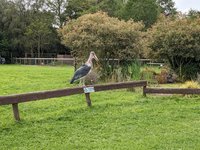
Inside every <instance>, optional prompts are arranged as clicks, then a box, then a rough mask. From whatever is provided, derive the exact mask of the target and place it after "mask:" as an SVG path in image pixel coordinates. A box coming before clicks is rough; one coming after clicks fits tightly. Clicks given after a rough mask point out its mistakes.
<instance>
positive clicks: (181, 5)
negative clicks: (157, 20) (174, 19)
mask: <svg viewBox="0 0 200 150" xmlns="http://www.w3.org/2000/svg"><path fill="white" fill-rule="evenodd" d="M174 2H175V7H176V8H177V10H178V11H182V12H184V13H186V12H188V11H189V10H190V9H194V10H199V11H200V0H174Z"/></svg>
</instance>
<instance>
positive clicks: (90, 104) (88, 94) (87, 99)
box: [85, 93, 92, 107]
mask: <svg viewBox="0 0 200 150" xmlns="http://www.w3.org/2000/svg"><path fill="white" fill-rule="evenodd" d="M85 98H86V102H87V105H88V106H89V107H91V106H92V102H91V99H90V93H85Z"/></svg>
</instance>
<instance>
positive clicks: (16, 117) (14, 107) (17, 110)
mask: <svg viewBox="0 0 200 150" xmlns="http://www.w3.org/2000/svg"><path fill="white" fill-rule="evenodd" d="M12 108H13V115H14V118H15V120H16V121H20V117H19V109H18V103H15V104H12Z"/></svg>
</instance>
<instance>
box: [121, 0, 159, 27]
mask: <svg viewBox="0 0 200 150" xmlns="http://www.w3.org/2000/svg"><path fill="white" fill-rule="evenodd" d="M122 14H123V16H122V18H123V19H126V20H129V19H130V18H132V19H133V20H134V21H143V22H144V24H145V25H146V27H150V26H151V25H152V24H153V23H155V21H156V20H157V17H158V15H159V9H158V5H157V4H156V1H155V0H143V1H141V0H129V1H128V2H127V3H126V5H125V7H124V10H123V13H122Z"/></svg>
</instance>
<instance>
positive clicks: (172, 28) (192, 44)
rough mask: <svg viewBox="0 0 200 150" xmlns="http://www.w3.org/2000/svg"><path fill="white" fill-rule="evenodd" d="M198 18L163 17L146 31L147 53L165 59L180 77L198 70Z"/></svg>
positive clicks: (185, 77) (199, 20)
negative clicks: (148, 47) (147, 40)
mask: <svg viewBox="0 0 200 150" xmlns="http://www.w3.org/2000/svg"><path fill="white" fill-rule="evenodd" d="M199 24H200V19H199V18H195V19H190V18H187V17H183V18H176V19H174V18H173V19H171V18H163V19H161V20H160V21H159V22H158V23H156V24H155V25H154V26H153V27H152V28H151V29H150V30H149V32H148V36H149V45H150V48H151V51H149V53H148V54H149V55H151V56H154V57H156V58H163V59H167V60H168V62H169V64H170V65H171V68H172V69H173V70H174V71H175V72H176V73H177V74H178V75H179V77H180V78H181V79H191V78H196V76H197V73H198V72H200V42H199V41H200V26H199Z"/></svg>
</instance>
